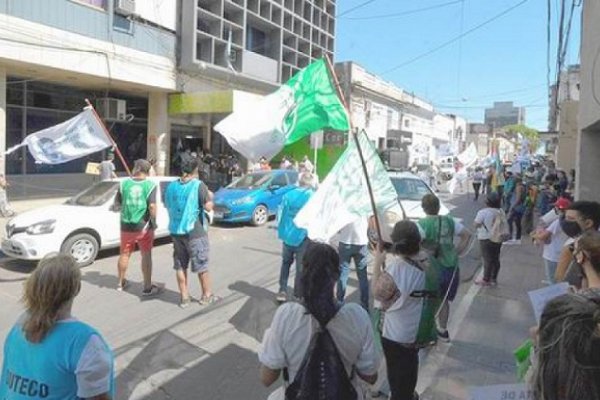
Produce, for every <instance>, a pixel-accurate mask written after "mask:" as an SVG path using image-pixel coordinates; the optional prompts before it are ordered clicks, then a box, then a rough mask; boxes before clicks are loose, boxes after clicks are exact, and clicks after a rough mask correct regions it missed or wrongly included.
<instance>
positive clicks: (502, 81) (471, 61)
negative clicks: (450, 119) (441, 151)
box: [335, 0, 581, 130]
mask: <svg viewBox="0 0 600 400" xmlns="http://www.w3.org/2000/svg"><path fill="white" fill-rule="evenodd" d="M522 1H523V0H462V2H461V1H460V0H458V1H452V0H418V1H408V0H370V1H368V0H338V1H337V9H338V15H340V16H339V18H338V20H337V32H336V53H335V61H336V62H338V61H348V60H352V61H355V62H357V63H358V64H360V65H362V66H363V67H365V68H367V70H369V71H370V72H372V73H375V74H377V75H380V76H381V77H382V78H384V79H386V80H390V81H392V82H394V83H395V84H396V85H398V86H399V87H401V88H403V89H405V90H407V91H410V92H414V93H415V94H416V95H418V96H421V97H424V98H426V99H428V100H429V101H431V102H432V103H434V105H436V108H437V109H438V110H440V111H442V112H448V113H456V114H458V115H461V116H464V117H466V118H467V119H468V120H469V121H470V122H483V111H484V108H485V107H489V106H491V104H492V103H493V101H514V102H515V103H516V104H517V105H520V106H528V107H527V124H528V125H529V126H532V127H534V128H536V129H539V130H546V129H547V119H548V107H547V103H548V100H547V95H548V89H547V85H546V70H547V62H546V54H547V53H546V37H547V36H546V29H547V24H546V18H547V16H546V1H544V0H528V1H526V2H525V3H524V4H522V5H520V6H518V7H517V8H515V9H514V10H512V11H511V12H509V13H507V14H506V15H504V16H502V17H500V18H499V19H497V20H495V21H494V22H491V23H490V24H488V25H486V26H484V27H482V28H480V29H478V30H476V31H474V32H473V33H471V34H469V35H467V36H465V37H464V38H462V39H461V40H459V41H457V42H455V43H453V44H451V45H449V46H447V47H445V48H443V49H441V50H439V51H436V52H434V53H432V54H430V55H428V56H426V57H423V58H421V59H419V60H417V61H415V62H413V63H411V64H409V65H405V66H402V67H400V68H397V69H395V70H392V69H393V68H394V67H396V66H399V65H401V64H403V63H405V62H406V61H409V60H412V59H413V58H415V57H417V56H420V55H421V54H423V53H425V52H427V51H429V50H431V49H433V48H435V47H437V46H439V45H440V44H443V43H445V42H447V41H449V40H451V39H453V38H455V37H457V36H459V35H460V34H461V32H463V33H464V32H466V31H468V30H469V29H471V28H473V27H475V26H477V25H479V24H481V23H482V22H484V21H486V20H488V19H490V18H492V17H494V16H495V15H497V14H500V13H502V12H503V11H505V10H507V9H508V8H510V7H512V6H515V5H517V4H519V3H521V2H522ZM364 3H367V4H365V5H364V6H361V7H359V8H357V9H356V10H353V11H349V10H351V9H352V8H354V7H357V6H360V5H362V4H364ZM447 3H453V4H447ZM551 3H552V8H553V9H552V14H553V15H552V27H551V32H552V36H553V38H552V43H551V66H552V73H551V79H554V73H555V72H554V71H555V64H556V36H557V33H558V12H557V9H558V3H560V1H559V0H551ZM569 3H570V1H567V4H569ZM443 4H447V5H445V6H443V7H442V6H440V7H439V8H431V9H429V10H427V11H422V12H416V13H412V14H408V15H402V16H394V17H391V16H389V15H390V14H397V13H404V12H409V11H412V10H418V9H423V8H430V7H434V6H437V5H443ZM580 12H581V7H579V8H578V9H577V11H576V15H575V17H574V18H573V26H572V31H571V38H570V40H569V50H568V54H567V64H573V63H578V62H579V43H580V15H581V14H580ZM388 16H389V17H388ZM371 17H374V18H371ZM461 21H462V22H461Z"/></svg>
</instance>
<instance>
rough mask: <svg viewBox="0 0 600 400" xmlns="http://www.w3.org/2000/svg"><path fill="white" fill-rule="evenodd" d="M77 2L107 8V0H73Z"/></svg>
mask: <svg viewBox="0 0 600 400" xmlns="http://www.w3.org/2000/svg"><path fill="white" fill-rule="evenodd" d="M71 1H73V2H75V3H82V4H87V5H88V6H92V7H97V8H102V9H103V10H106V0H71Z"/></svg>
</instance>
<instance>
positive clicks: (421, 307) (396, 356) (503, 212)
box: [0, 153, 600, 400]
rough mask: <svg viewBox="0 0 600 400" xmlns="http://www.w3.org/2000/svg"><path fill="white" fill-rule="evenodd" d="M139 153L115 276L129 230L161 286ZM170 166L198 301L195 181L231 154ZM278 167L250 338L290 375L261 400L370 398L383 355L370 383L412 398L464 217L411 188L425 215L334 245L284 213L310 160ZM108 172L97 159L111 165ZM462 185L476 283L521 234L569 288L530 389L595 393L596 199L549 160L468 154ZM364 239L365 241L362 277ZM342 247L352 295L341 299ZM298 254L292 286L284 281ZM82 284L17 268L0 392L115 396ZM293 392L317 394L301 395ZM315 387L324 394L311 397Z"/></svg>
mask: <svg viewBox="0 0 600 400" xmlns="http://www.w3.org/2000/svg"><path fill="white" fill-rule="evenodd" d="M108 161H111V160H108ZM151 168H152V164H151V163H150V162H149V161H146V160H137V161H136V162H135V164H134V169H133V176H132V177H131V178H129V179H126V180H124V181H123V182H121V184H120V188H119V192H118V195H117V198H116V201H115V205H114V209H115V210H118V211H120V220H121V230H122V232H121V256H120V258H119V263H118V277H119V279H118V286H117V289H118V290H121V291H123V290H127V288H128V286H129V282H128V281H127V279H126V271H127V264H128V261H129V257H130V255H131V252H132V251H133V249H134V248H135V246H136V245H137V246H138V247H139V248H140V250H141V252H142V272H143V277H144V285H143V288H142V293H141V295H142V296H156V295H159V294H160V293H161V291H162V288H161V287H159V286H156V285H155V284H153V283H152V279H151V278H152V241H153V230H154V227H155V218H156V192H157V188H156V184H155V183H154V182H153V181H152V180H149V179H147V178H148V176H150V174H151ZM178 168H179V170H180V178H179V179H178V180H175V181H173V182H172V183H170V184H169V186H168V187H167V189H166V193H165V196H164V197H165V199H164V201H165V206H166V208H167V210H168V212H169V231H170V234H171V237H172V240H173V244H174V245H173V246H174V254H173V268H174V270H175V276H176V279H177V284H178V287H179V291H180V296H181V297H180V303H179V305H180V307H181V308H186V307H188V306H189V305H190V303H191V302H192V300H193V298H192V296H191V295H190V291H189V283H190V281H189V280H188V271H190V270H191V273H192V274H196V275H197V276H198V280H199V284H200V289H201V296H200V298H199V299H198V302H199V303H200V305H209V304H212V303H215V302H217V301H219V300H220V298H219V297H218V296H216V295H215V294H214V293H213V291H212V283H211V279H210V274H209V268H208V266H209V242H208V233H207V232H208V229H207V227H208V222H207V220H206V217H205V212H207V211H210V210H211V208H212V192H211V191H210V190H209V188H208V186H207V185H206V182H205V180H206V178H207V177H210V176H211V174H212V173H213V172H212V171H217V172H216V173H219V174H223V173H224V174H225V175H226V177H225V181H227V180H230V179H233V178H234V177H235V176H236V175H235V174H237V173H238V171H241V168H240V166H239V162H238V161H237V160H236V159H235V157H232V156H227V157H222V158H219V159H214V158H212V157H211V156H210V155H208V154H205V155H203V156H198V155H194V154H191V153H190V154H188V155H183V156H181V160H180V161H179V164H178ZM280 168H285V169H292V168H298V170H299V184H298V187H297V188H295V189H293V190H292V191H290V192H288V193H287V194H286V195H285V196H284V198H283V200H282V204H281V209H280V211H279V215H278V220H277V223H278V234H279V238H280V239H281V240H282V242H283V252H282V263H281V270H280V279H279V290H278V293H277V295H276V299H277V300H278V301H279V302H280V303H285V304H283V305H281V306H280V307H279V308H278V309H277V311H276V313H275V316H274V318H273V320H272V322H271V326H270V328H269V329H268V330H267V331H266V333H265V336H264V338H263V341H262V345H261V348H260V351H259V360H260V364H261V367H260V380H261V381H262V383H263V384H265V385H267V386H270V385H272V384H273V383H275V382H276V381H277V380H278V378H279V377H280V376H283V379H284V382H286V383H285V385H284V386H282V387H281V388H279V389H278V390H277V391H276V392H274V393H273V395H272V396H271V397H270V399H273V400H275V399H299V398H334V397H331V396H337V397H335V398H344V399H349V400H350V399H366V398H367V389H366V388H367V387H368V385H372V384H374V383H375V382H376V381H377V380H378V377H379V375H380V374H381V371H382V370H383V371H385V373H384V374H381V375H383V376H384V377H385V378H387V379H386V381H387V385H385V384H384V385H381V386H379V387H378V388H377V390H376V391H375V392H374V393H372V395H379V394H381V393H385V395H387V394H388V393H389V398H390V399H392V400H415V399H418V398H419V395H418V394H417V392H416V391H415V390H416V387H417V381H418V376H419V353H420V351H421V350H422V349H425V348H428V347H431V346H434V345H436V344H437V343H438V342H449V341H450V333H449V332H448V321H449V318H450V311H451V307H450V305H451V303H452V301H453V300H454V299H455V296H456V294H457V290H458V285H459V282H460V279H459V276H460V275H459V266H460V265H459V264H460V259H459V254H463V253H465V252H466V251H468V250H467V249H468V248H469V245H470V243H471V236H472V235H471V232H470V230H469V229H468V228H467V227H466V226H464V225H463V224H462V223H460V222H459V221H458V220H456V219H454V218H452V216H449V215H448V216H441V215H439V211H440V202H439V199H438V197H437V196H435V195H433V194H429V195H426V196H424V197H423V199H422V202H421V206H422V208H423V211H424V213H425V215H426V216H425V217H424V218H422V219H421V220H419V221H418V222H413V221H409V220H400V219H401V218H399V217H398V218H396V219H394V218H392V217H390V216H386V218H383V219H382V221H381V222H382V225H381V228H382V229H381V235H382V236H381V238H379V240H378V242H376V243H369V235H368V234H367V231H368V229H369V226H370V224H371V222H372V219H365V220H359V221H355V222H353V223H351V224H349V225H348V226H346V227H344V228H343V229H342V230H341V231H340V232H339V234H338V236H337V243H336V244H335V245H330V244H326V243H314V242H311V241H310V240H309V239H308V237H307V232H306V231H305V230H303V229H301V228H299V227H297V226H296V225H295V224H294V217H295V215H296V214H297V213H298V211H299V210H300V209H301V208H302V207H303V205H304V204H306V203H307V201H309V199H310V197H311V196H312V195H313V193H314V191H315V188H316V184H315V174H314V173H313V169H314V167H313V166H312V164H311V163H310V160H308V158H307V157H305V159H304V160H302V162H300V163H296V162H295V161H293V160H292V159H290V158H288V157H284V158H283V159H282V160H281V162H280ZM255 169H256V170H261V171H264V170H269V169H270V164H269V162H268V161H267V160H266V159H261V160H260V161H259V162H258V164H257V165H256V166H255ZM111 172H112V171H111V170H110V168H108V171H107V176H108V177H109V179H110V178H111V177H112V174H111ZM240 173H241V172H240ZM572 177H573V176H572ZM473 184H474V189H475V197H474V200H475V201H478V200H479V193H480V191H481V193H482V195H483V196H484V198H485V207H484V208H482V209H481V210H479V212H478V213H477V216H476V217H475V220H474V224H473V228H474V229H476V232H477V239H478V240H479V244H480V249H481V254H482V259H483V277H482V279H480V280H478V281H476V282H475V283H477V284H479V285H481V286H486V287H488V286H495V285H497V282H498V274H499V271H500V253H501V250H502V248H503V246H504V245H519V244H523V242H522V235H523V233H525V234H530V235H531V238H532V239H533V243H537V244H539V245H540V246H543V266H544V270H545V278H546V279H545V280H544V283H546V284H553V283H555V282H561V281H567V282H569V284H570V285H572V288H573V290H572V292H571V293H569V294H567V295H563V296H560V297H558V298H556V299H554V300H552V301H551V302H549V304H548V305H547V306H546V308H545V309H544V312H543V313H542V317H541V320H540V323H539V326H537V327H536V328H535V329H534V331H533V336H534V339H535V343H536V348H535V352H534V367H532V368H533V372H532V374H531V382H532V387H533V390H534V398H535V399H536V400H554V399H557V400H558V399H560V400H563V399H571V398H578V399H584V400H588V399H589V400H592V399H598V398H600V332H599V330H600V328H599V327H600V233H599V232H598V229H599V228H600V203H598V202H594V201H573V199H572V197H571V193H572V190H573V182H572V180H569V178H568V177H567V175H566V174H565V173H564V172H562V171H556V170H555V169H554V168H553V166H552V165H545V166H537V167H533V168H528V169H527V170H526V171H525V173H523V174H521V173H512V172H510V171H496V170H495V169H488V170H487V171H486V172H484V170H483V169H477V170H476V179H474V180H473ZM140 200H142V201H140ZM369 244H371V245H373V246H374V248H373V260H372V268H373V275H372V278H371V282H370V283H369V278H368V275H367V272H366V271H367V264H368V263H367V259H368V246H369ZM352 261H354V263H355V266H356V271H357V277H358V281H359V294H360V304H352V303H349V302H347V300H346V288H347V280H348V275H349V270H350V264H351V262H352ZM294 262H295V271H296V276H295V279H294V288H293V292H292V293H293V297H291V296H290V295H289V294H288V280H289V273H290V268H291V266H292V264H293V263H294ZM80 287H81V274H80V272H79V269H78V268H76V265H75V263H74V261H73V259H72V258H71V257H69V256H65V255H53V256H49V257H47V258H45V259H44V260H42V261H41V262H40V264H39V266H38V268H37V269H36V270H35V271H34V273H33V274H32V275H31V276H30V277H29V279H28V280H27V283H26V285H25V295H24V301H25V305H26V313H25V314H24V316H23V317H21V318H20V319H19V320H18V321H17V322H16V324H15V325H14V327H13V329H12V330H11V332H10V333H9V335H8V337H7V339H6V343H5V348H4V366H3V369H2V382H1V383H0V397H2V398H5V397H6V398H13V397H11V396H12V393H13V392H17V391H22V390H23V382H25V381H26V382H29V383H28V385H29V386H28V387H27V388H26V390H27V391H28V393H30V397H34V398H36V396H37V397H39V398H46V397H47V398H76V397H77V398H95V399H111V398H113V396H114V381H113V378H112V377H113V374H114V371H113V370H114V362H113V359H112V353H111V351H110V349H109V348H108V346H107V345H106V343H105V342H104V340H103V338H102V336H101V335H100V334H99V333H98V332H97V331H96V330H95V329H94V328H92V327H90V326H89V325H87V324H85V323H83V322H79V321H78V320H76V319H74V318H73V317H72V316H71V308H72V305H73V301H74V299H75V297H76V296H77V294H78V293H79V290H80ZM292 299H293V300H295V301H290V302H288V301H287V300H292ZM371 299H374V302H373V303H371ZM370 317H371V318H373V319H374V321H375V323H374V324H373V323H372V320H371V318H370ZM311 338H318V340H311ZM37 360H43V361H42V362H41V364H40V362H39V361H37ZM383 360H385V361H383ZM327 363H329V365H327V368H326V367H325V365H324V364H327ZM39 365H42V366H43V367H42V368H38V367H37V366H39ZM318 366H320V367H319V368H317V367H318ZM336 367H338V368H336ZM567 372H568V373H567ZM385 378H384V379H385ZM312 379H316V380H312ZM307 382H312V384H311V385H308V384H307ZM361 382H363V383H361ZM365 384H366V385H365ZM346 386H347V387H346ZM34 392H35V393H34ZM302 393H303V395H305V396H306V395H307V393H308V394H309V395H310V396H313V395H314V397H310V396H309V397H301V395H302ZM324 393H325V394H324ZM327 393H329V394H330V395H331V396H330V397H319V396H326V394H327Z"/></svg>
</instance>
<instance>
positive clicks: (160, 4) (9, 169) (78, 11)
mask: <svg viewBox="0 0 600 400" xmlns="http://www.w3.org/2000/svg"><path fill="white" fill-rule="evenodd" d="M176 3H177V2H176V0H163V1H158V0H147V1H142V2H136V3H135V4H136V8H135V9H134V10H129V9H121V8H116V7H115V2H113V1H108V0H20V1H10V2H1V3H0V20H1V23H0V147H2V148H5V149H6V148H7V147H10V146H12V145H15V144H17V143H20V142H21V141H22V140H23V138H24V137H25V136H27V135H28V134H29V133H32V132H34V131H37V130H40V129H43V128H47V127H49V126H52V125H55V124H57V123H59V122H62V121H65V120H66V119H68V118H70V117H72V116H74V115H76V114H77V113H79V112H80V111H81V110H82V108H83V107H84V106H85V105H86V103H85V99H86V98H87V99H89V100H90V101H91V102H92V104H94V105H96V106H97V108H98V110H99V111H100V112H102V111H103V110H104V111H105V112H104V113H103V117H104V118H105V123H106V125H107V126H108V127H111V128H112V134H113V137H114V139H115V141H116V142H117V144H118V145H119V148H120V149H121V150H122V151H123V153H124V156H125V158H126V159H127V161H128V162H129V163H131V162H132V161H133V159H135V158H139V157H146V156H148V155H149V151H150V149H149V148H148V147H152V146H154V147H155V146H156V143H157V137H158V135H159V134H160V133H162V132H166V131H167V129H168V126H167V120H168V115H167V95H168V93H171V92H175V91H176V89H177V86H176V83H177V79H176V71H175V54H176V15H177V13H176ZM148 77H152V79H148ZM109 99H110V100H109ZM117 101H118V103H119V104H120V110H121V112H119V113H114V112H110V110H108V108H106V109H101V106H102V105H105V104H109V103H110V104H116V102H117ZM101 158H102V155H101V154H95V155H92V156H90V157H86V158H83V159H80V160H76V161H72V162H69V163H66V164H60V165H41V164H36V163H35V162H34V161H33V159H32V158H31V156H30V155H29V154H28V152H27V149H26V148H22V149H20V150H17V151H15V152H14V153H12V154H10V155H8V156H6V157H2V158H1V159H0V170H1V171H2V172H6V173H8V174H9V175H10V176H11V177H10V179H11V182H12V184H13V185H12V188H11V193H12V195H13V197H15V196H16V197H20V196H21V195H27V196H32V195H35V194H37V193H40V192H44V190H43V189H44V187H46V186H50V187H48V188H47V189H49V190H57V188H56V187H54V186H60V187H61V189H64V190H65V193H67V192H68V191H69V189H70V188H79V187H81V185H82V182H86V181H89V180H90V177H89V176H87V177H86V175H84V174H83V172H84V170H85V165H86V163H87V162H88V161H100V159H101ZM119 168H122V167H121V166H119ZM50 174H51V175H52V178H53V179H48V175H50ZM53 185H54V186H53ZM61 193H62V192H55V193H54V195H60V194H61Z"/></svg>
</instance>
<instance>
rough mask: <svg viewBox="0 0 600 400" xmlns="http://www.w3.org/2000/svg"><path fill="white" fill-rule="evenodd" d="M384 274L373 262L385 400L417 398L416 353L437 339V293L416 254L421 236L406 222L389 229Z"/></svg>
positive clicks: (433, 275) (422, 257)
mask: <svg viewBox="0 0 600 400" xmlns="http://www.w3.org/2000/svg"><path fill="white" fill-rule="evenodd" d="M390 237H391V240H392V244H391V249H390V253H391V255H392V257H389V258H388V260H387V261H388V263H387V265H386V268H385V272H382V273H379V269H380V264H381V262H382V261H383V259H384V257H382V255H381V253H380V252H379V251H378V253H377V254H376V257H375V260H376V261H375V265H374V269H375V271H376V272H375V275H377V278H374V280H375V279H377V281H376V282H375V284H374V288H373V294H374V296H375V299H377V300H378V301H380V302H381V304H382V309H383V310H384V312H385V317H384V321H383V331H382V334H381V343H382V345H383V352H384V354H385V361H386V366H387V373H388V381H389V384H390V390H391V398H390V399H391V400H412V399H418V398H419V396H418V395H417V394H416V393H415V388H416V386H417V377H418V372H419V350H420V349H421V348H424V347H427V346H429V345H430V344H432V343H434V342H435V341H436V339H437V329H436V324H435V314H436V312H438V311H439V306H440V300H441V299H440V293H439V276H438V272H437V270H436V269H435V268H434V267H432V266H431V264H430V263H429V258H428V256H427V254H426V253H425V252H422V251H421V235H420V233H419V228H418V227H417V225H416V224H415V223H414V222H412V221H409V220H404V221H400V222H398V223H396V224H395V226H394V229H393V231H392V233H391V235H390Z"/></svg>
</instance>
